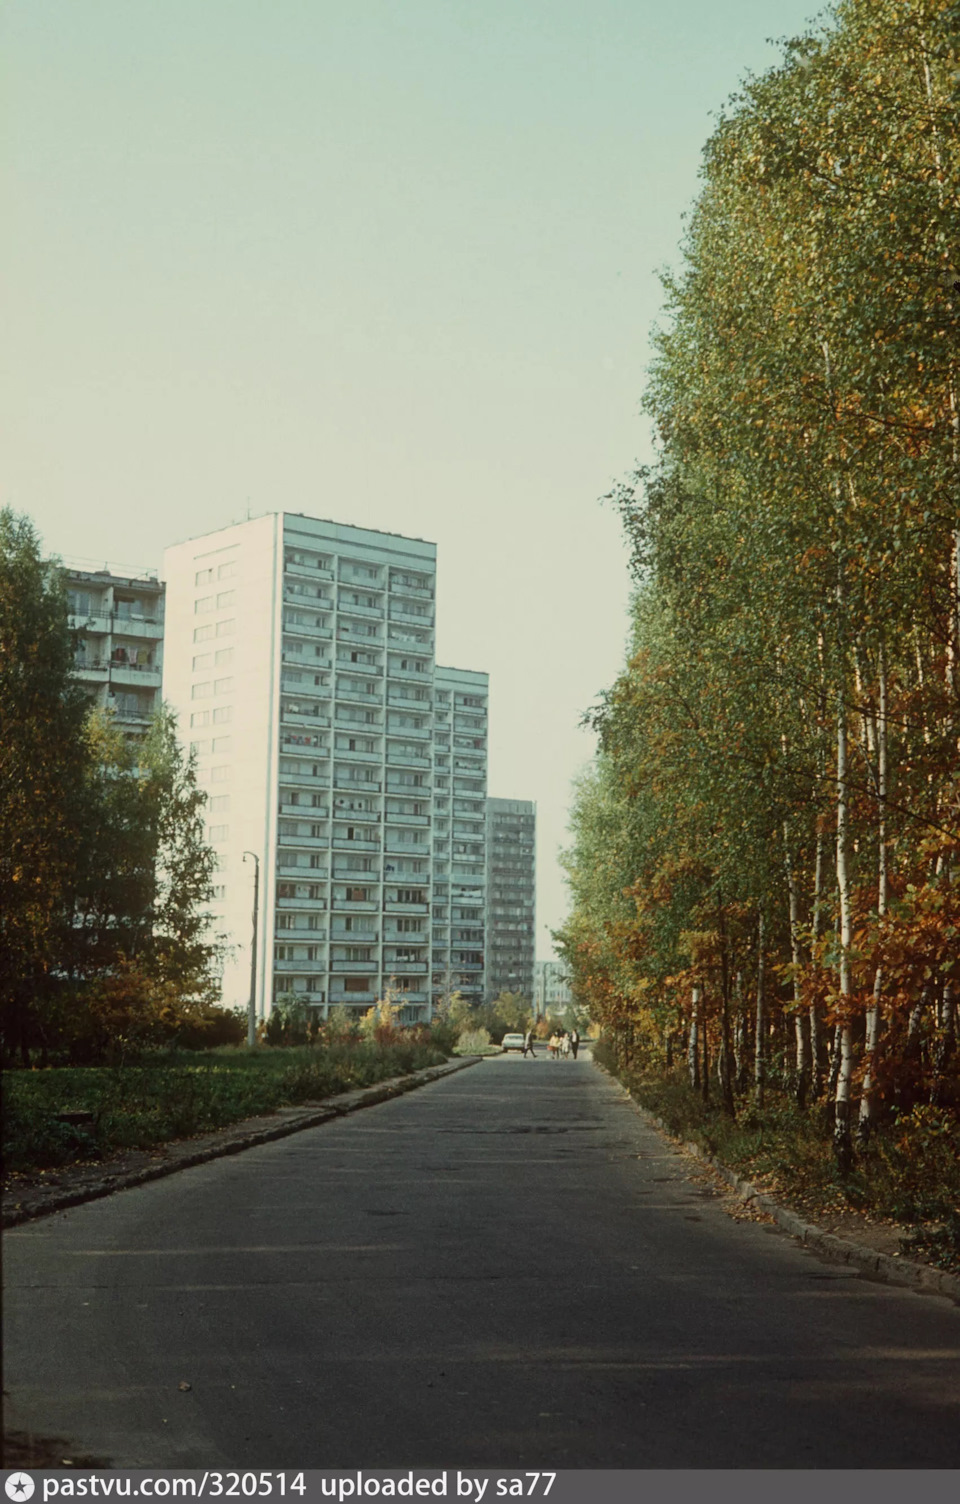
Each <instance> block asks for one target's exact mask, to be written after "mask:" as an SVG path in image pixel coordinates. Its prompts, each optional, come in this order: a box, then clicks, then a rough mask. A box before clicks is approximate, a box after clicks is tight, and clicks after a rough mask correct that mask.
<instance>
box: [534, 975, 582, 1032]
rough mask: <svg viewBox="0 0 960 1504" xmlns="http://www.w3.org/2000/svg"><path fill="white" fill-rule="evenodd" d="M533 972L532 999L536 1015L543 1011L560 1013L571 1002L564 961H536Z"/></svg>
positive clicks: (568, 979)
mask: <svg viewBox="0 0 960 1504" xmlns="http://www.w3.org/2000/svg"><path fill="white" fill-rule="evenodd" d="M533 973H534V991H533V1001H534V1011H535V1013H536V1015H537V1017H538V1018H539V1017H540V1016H541V1015H542V1014H544V1013H554V1014H557V1013H562V1012H563V1010H564V1008H566V1007H567V1006H568V1005H569V1004H570V1003H572V1002H573V993H572V992H571V990H570V978H569V975H568V974H567V968H566V963H565V962H564V961H537V962H535V963H534V968H533Z"/></svg>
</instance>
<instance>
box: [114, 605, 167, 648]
mask: <svg viewBox="0 0 960 1504" xmlns="http://www.w3.org/2000/svg"><path fill="white" fill-rule="evenodd" d="M110 622H111V628H110V630H111V631H112V632H114V633H115V634H118V635H120V636H122V637H141V638H144V637H145V638H149V639H150V641H151V642H158V641H159V640H160V638H162V636H163V618H162V617H153V616H118V615H117V614H116V612H114V613H113V615H112V616H111V618H110Z"/></svg>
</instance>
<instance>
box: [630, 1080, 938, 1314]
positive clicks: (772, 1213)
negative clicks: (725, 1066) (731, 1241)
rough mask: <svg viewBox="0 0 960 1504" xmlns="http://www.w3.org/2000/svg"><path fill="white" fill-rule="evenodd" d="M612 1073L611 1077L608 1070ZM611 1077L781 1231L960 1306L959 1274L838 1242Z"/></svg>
mask: <svg viewBox="0 0 960 1504" xmlns="http://www.w3.org/2000/svg"><path fill="white" fill-rule="evenodd" d="M601 1069H603V1067H601ZM607 1075H610V1072H609V1071H608V1072H607ZM610 1079H611V1080H612V1081H615V1082H616V1084H617V1086H619V1087H620V1088H621V1090H622V1091H623V1092H624V1093H625V1095H626V1096H628V1097H629V1098H630V1101H631V1102H632V1103H633V1106H634V1108H635V1109H636V1111H637V1113H638V1114H639V1115H640V1117H641V1118H643V1120H644V1122H646V1123H648V1124H649V1125H650V1127H652V1128H657V1129H659V1130H660V1132H661V1133H663V1134H665V1135H666V1136H667V1137H668V1138H669V1139H671V1140H672V1142H674V1143H678V1144H679V1145H680V1149H681V1152H682V1153H684V1154H690V1155H692V1156H693V1157H694V1158H695V1159H702V1160H704V1161H705V1162H706V1163H707V1164H708V1165H710V1166H711V1168H712V1169H714V1170H716V1171H717V1173H718V1174H719V1175H721V1176H722V1177H723V1179H724V1180H725V1181H726V1182H727V1184H728V1185H729V1186H730V1187H731V1189H732V1190H733V1191H734V1193H735V1194H736V1195H737V1196H739V1197H740V1199H741V1201H743V1202H745V1203H747V1204H748V1205H751V1206H754V1207H756V1209H757V1210H758V1211H761V1212H766V1214H767V1216H769V1217H772V1218H773V1220H774V1222H775V1223H776V1224H777V1226H778V1227H781V1228H782V1229H783V1231H784V1232H786V1233H789V1234H790V1235H791V1236H792V1237H794V1238H796V1239H797V1240H798V1242H800V1243H802V1244H803V1245H804V1247H806V1248H812V1249H814V1250H815V1251H816V1252H817V1253H819V1254H821V1255H822V1256H823V1257H824V1258H826V1259H830V1260H831V1261H832V1262H833V1263H837V1264H849V1265H850V1266H851V1268H854V1269H856V1271H857V1273H858V1274H861V1275H863V1277H864V1279H873V1280H878V1281H879V1282H880V1283H882V1284H887V1285H902V1286H904V1287H906V1288H907V1289H909V1290H915V1291H916V1292H917V1293H918V1294H921V1295H943V1296H945V1297H946V1299H947V1300H952V1301H953V1302H954V1303H955V1304H957V1305H960V1276H957V1275H956V1274H949V1273H948V1272H947V1271H946V1270H945V1269H935V1268H933V1266H932V1265H930V1264H918V1263H916V1261H915V1260H913V1259H905V1258H900V1257H894V1256H893V1255H891V1254H889V1253H878V1251H877V1250H876V1249H875V1248H866V1247H865V1246H864V1245H863V1244H862V1243H854V1242H852V1241H851V1240H850V1239H849V1238H838V1237H837V1236H836V1235H835V1234H834V1233H832V1232H824V1231H823V1228H821V1227H818V1226H817V1225H816V1223H814V1222H805V1221H804V1219H803V1218H802V1217H800V1216H798V1215H797V1213H796V1212H792V1211H789V1210H788V1208H787V1207H785V1206H781V1205H780V1204H779V1202H777V1201H774V1200H773V1198H772V1197H770V1196H767V1195H766V1194H765V1193H764V1192H762V1191H758V1190H757V1188H756V1186H755V1185H753V1184H751V1182H750V1181H749V1180H743V1179H741V1177H740V1176H739V1175H738V1174H737V1172H736V1171H735V1170H731V1169H730V1168H729V1166H727V1165H725V1164H723V1163H722V1161H721V1160H719V1159H717V1158H716V1156H715V1155H713V1154H708V1153H707V1151H706V1149H703V1148H701V1146H700V1145H699V1144H695V1143H693V1142H691V1141H684V1140H682V1139H677V1138H674V1135H673V1134H672V1133H671V1132H670V1129H669V1127H668V1126H667V1124H666V1123H665V1122H664V1121H663V1119H662V1118H658V1117H656V1116H655V1115H654V1114H653V1113H652V1112H650V1111H648V1109H647V1108H646V1107H642V1106H641V1105H640V1103H639V1102H638V1101H637V1100H636V1098H635V1097H633V1096H632V1095H631V1093H630V1092H628V1091H627V1088H626V1087H625V1086H624V1085H623V1082H622V1081H617V1079H616V1077H615V1076H610Z"/></svg>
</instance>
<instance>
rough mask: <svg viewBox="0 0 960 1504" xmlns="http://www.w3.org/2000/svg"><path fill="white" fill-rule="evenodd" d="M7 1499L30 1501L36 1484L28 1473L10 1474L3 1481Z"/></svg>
mask: <svg viewBox="0 0 960 1504" xmlns="http://www.w3.org/2000/svg"><path fill="white" fill-rule="evenodd" d="M3 1486H4V1488H5V1489H6V1491H7V1498H8V1499H23V1500H26V1499H32V1498H33V1494H34V1490H35V1488H36V1486H37V1485H36V1484H35V1483H34V1481H33V1479H32V1478H31V1476H30V1474H29V1473H11V1474H10V1476H9V1478H7V1479H5V1480H4V1485H3Z"/></svg>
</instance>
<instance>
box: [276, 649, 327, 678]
mask: <svg viewBox="0 0 960 1504" xmlns="http://www.w3.org/2000/svg"><path fill="white" fill-rule="evenodd" d="M280 658H281V661H282V662H283V663H285V664H286V665H287V667H288V668H299V669H305V670H306V671H307V673H313V672H314V670H315V669H318V668H328V669H329V668H333V659H332V658H315V657H310V658H305V657H304V656H303V654H302V653H291V652H290V651H289V650H288V649H284V651H283V652H282V653H281V654H280Z"/></svg>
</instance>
